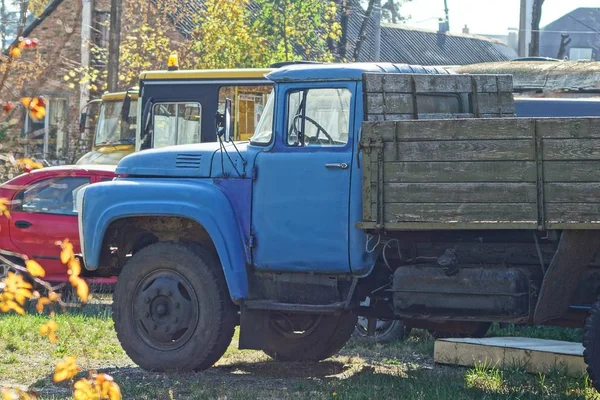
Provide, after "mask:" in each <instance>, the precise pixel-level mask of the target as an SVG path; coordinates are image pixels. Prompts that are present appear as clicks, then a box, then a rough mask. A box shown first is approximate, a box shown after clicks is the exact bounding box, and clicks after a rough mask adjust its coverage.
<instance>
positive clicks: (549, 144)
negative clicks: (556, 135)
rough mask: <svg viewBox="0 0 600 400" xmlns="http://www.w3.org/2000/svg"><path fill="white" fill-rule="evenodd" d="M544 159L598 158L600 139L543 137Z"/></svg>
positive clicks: (599, 154) (599, 156)
mask: <svg viewBox="0 0 600 400" xmlns="http://www.w3.org/2000/svg"><path fill="white" fill-rule="evenodd" d="M543 158H544V160H546V161H575V160H581V161H584V160H600V139H544V157H543Z"/></svg>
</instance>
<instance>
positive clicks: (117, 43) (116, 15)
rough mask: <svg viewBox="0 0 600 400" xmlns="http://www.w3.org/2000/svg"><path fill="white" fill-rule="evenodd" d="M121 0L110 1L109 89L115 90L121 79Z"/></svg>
mask: <svg viewBox="0 0 600 400" xmlns="http://www.w3.org/2000/svg"><path fill="white" fill-rule="evenodd" d="M122 10H123V7H122V4H121V0H111V1H110V34H109V35H110V37H109V40H108V78H107V79H108V90H109V91H111V92H115V91H116V90H117V87H118V81H119V54H120V52H119V49H120V47H121V15H122Z"/></svg>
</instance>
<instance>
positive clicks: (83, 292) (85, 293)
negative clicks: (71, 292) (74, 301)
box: [77, 279, 90, 303]
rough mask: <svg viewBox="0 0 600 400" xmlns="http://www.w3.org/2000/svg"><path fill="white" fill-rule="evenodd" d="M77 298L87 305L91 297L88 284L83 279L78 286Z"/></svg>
mask: <svg viewBox="0 0 600 400" xmlns="http://www.w3.org/2000/svg"><path fill="white" fill-rule="evenodd" d="M77 296H79V298H80V299H81V301H83V302H84V303H87V301H88V298H89V296H90V289H89V288H88V285H87V283H86V282H85V281H84V280H83V279H82V280H81V282H80V283H79V285H78V286H77Z"/></svg>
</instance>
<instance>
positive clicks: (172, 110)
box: [152, 103, 201, 148]
mask: <svg viewBox="0 0 600 400" xmlns="http://www.w3.org/2000/svg"><path fill="white" fill-rule="evenodd" d="M152 115H153V118H154V119H153V126H154V135H153V138H154V141H153V144H152V147H153V148H159V147H166V146H174V145H178V144H191V143H200V129H201V128H200V127H201V121H200V115H201V106H200V103H156V104H154V108H153V112H152Z"/></svg>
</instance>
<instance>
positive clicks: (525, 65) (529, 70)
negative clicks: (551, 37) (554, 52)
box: [454, 61, 600, 92]
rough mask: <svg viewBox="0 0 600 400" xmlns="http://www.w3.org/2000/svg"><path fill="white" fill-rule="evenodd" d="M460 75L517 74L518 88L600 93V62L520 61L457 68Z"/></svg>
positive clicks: (514, 78) (515, 83)
mask: <svg viewBox="0 0 600 400" xmlns="http://www.w3.org/2000/svg"><path fill="white" fill-rule="evenodd" d="M454 71H456V72H458V73H460V74H509V75H513V82H514V87H515V89H540V90H543V91H544V92H552V91H557V90H565V89H567V90H579V91H591V90H595V91H598V90H600V62H590V61H557V62H552V61H537V62H527V61H516V62H500V63H484V64H476V65H465V66H461V67H457V68H455V69H454Z"/></svg>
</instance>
